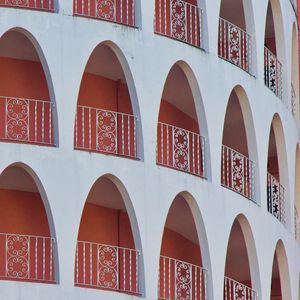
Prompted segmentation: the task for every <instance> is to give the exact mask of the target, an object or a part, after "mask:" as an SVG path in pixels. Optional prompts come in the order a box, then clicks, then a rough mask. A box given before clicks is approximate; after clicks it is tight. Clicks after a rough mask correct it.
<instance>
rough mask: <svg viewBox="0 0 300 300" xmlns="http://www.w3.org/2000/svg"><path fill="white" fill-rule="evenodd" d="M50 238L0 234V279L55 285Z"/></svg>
mask: <svg viewBox="0 0 300 300" xmlns="http://www.w3.org/2000/svg"><path fill="white" fill-rule="evenodd" d="M54 244H55V241H54V239H53V238H50V237H42V236H32V235H21V234H15V233H11V234H10V233H0V253H1V254H0V278H1V279H6V280H21V281H30V282H44V283H55V275H54V258H53V253H54Z"/></svg>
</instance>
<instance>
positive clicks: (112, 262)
mask: <svg viewBox="0 0 300 300" xmlns="http://www.w3.org/2000/svg"><path fill="white" fill-rule="evenodd" d="M97 271H98V272H97V273H98V274H97V284H98V285H99V286H100V287H102V288H107V289H117V288H118V249H117V247H111V246H106V245H98V269H97Z"/></svg>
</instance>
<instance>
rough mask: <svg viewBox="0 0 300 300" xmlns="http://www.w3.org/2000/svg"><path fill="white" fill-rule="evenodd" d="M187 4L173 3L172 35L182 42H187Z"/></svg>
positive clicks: (181, 2)
mask: <svg viewBox="0 0 300 300" xmlns="http://www.w3.org/2000/svg"><path fill="white" fill-rule="evenodd" d="M185 6H186V4H185V2H183V1H181V0H172V2H171V25H172V26H171V28H172V32H171V35H172V36H173V37H174V38H176V39H179V40H181V41H186V15H185Z"/></svg>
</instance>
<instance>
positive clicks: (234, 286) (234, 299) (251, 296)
mask: <svg viewBox="0 0 300 300" xmlns="http://www.w3.org/2000/svg"><path fill="white" fill-rule="evenodd" d="M224 300H258V297H257V293H256V292H255V291H254V290H252V288H250V287H248V286H246V285H244V284H242V283H240V282H238V281H235V280H233V279H231V278H229V277H226V276H225V278H224Z"/></svg>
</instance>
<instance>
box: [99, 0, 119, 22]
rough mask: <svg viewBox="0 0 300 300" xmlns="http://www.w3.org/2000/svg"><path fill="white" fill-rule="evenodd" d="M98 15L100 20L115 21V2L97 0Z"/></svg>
mask: <svg viewBox="0 0 300 300" xmlns="http://www.w3.org/2000/svg"><path fill="white" fill-rule="evenodd" d="M96 14H97V17H98V18H101V19H105V20H110V21H114V20H115V3H114V0H96Z"/></svg>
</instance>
